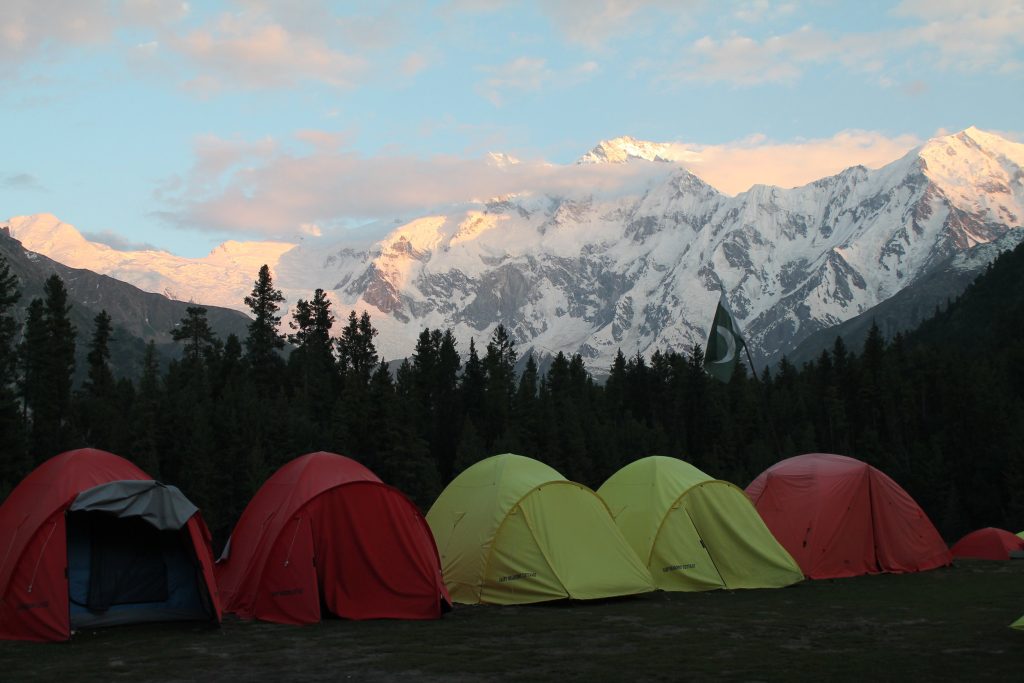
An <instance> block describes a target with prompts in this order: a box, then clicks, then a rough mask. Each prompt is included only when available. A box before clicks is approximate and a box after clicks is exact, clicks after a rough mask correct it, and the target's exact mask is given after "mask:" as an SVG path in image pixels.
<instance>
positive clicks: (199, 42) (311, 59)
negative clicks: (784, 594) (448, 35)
mask: <svg viewBox="0 0 1024 683" xmlns="http://www.w3.org/2000/svg"><path fill="white" fill-rule="evenodd" d="M169 45H170V47H171V49H173V50H174V51H176V52H178V53H180V54H181V55H183V56H184V57H186V58H187V59H188V60H189V62H190V63H191V64H192V65H194V66H195V67H196V68H197V69H198V70H199V76H197V77H196V78H195V79H193V81H192V82H193V84H199V85H201V86H202V87H203V88H204V89H209V88H211V87H225V86H233V87H245V88H267V87H282V86H286V87H293V86H296V85H299V84H300V83H301V82H303V81H317V82H321V83H326V84H328V85H332V86H338V87H343V86H349V85H352V83H353V82H354V80H355V79H356V77H357V76H358V74H359V73H360V72H361V71H362V70H363V69H364V68H365V66H366V62H365V60H364V59H362V58H361V57H358V56H355V55H353V54H350V53H346V52H343V51H341V50H337V49H333V48H332V47H330V46H329V45H328V44H327V43H326V42H324V41H323V40H322V39H319V38H317V37H313V36H308V35H298V34H295V33H292V32H290V31H289V30H287V29H286V28H284V27H283V26H280V25H276V24H272V23H263V22H260V21H256V22H253V21H250V20H249V19H248V18H243V17H238V16H234V15H223V16H222V17H221V18H220V19H219V20H218V21H217V23H216V25H214V26H212V27H204V28H201V29H197V30H195V31H192V32H190V33H188V34H186V35H184V36H182V37H180V38H174V39H172V40H171V41H170V42H169Z"/></svg>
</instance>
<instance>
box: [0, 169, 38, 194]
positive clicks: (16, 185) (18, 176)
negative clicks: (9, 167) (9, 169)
mask: <svg viewBox="0 0 1024 683" xmlns="http://www.w3.org/2000/svg"><path fill="white" fill-rule="evenodd" d="M0 187H2V188H4V189H5V190H31V191H34V192H44V191H45V190H46V188H45V187H43V186H42V185H41V184H40V183H39V180H38V179H37V178H36V177H35V176H34V175H32V174H31V173H9V174H4V173H0Z"/></svg>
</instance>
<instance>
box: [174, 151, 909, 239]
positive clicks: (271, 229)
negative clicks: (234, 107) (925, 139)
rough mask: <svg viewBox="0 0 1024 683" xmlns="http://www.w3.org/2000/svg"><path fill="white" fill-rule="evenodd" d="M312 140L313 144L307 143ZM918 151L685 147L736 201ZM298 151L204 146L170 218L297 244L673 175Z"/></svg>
mask: <svg viewBox="0 0 1024 683" xmlns="http://www.w3.org/2000/svg"><path fill="white" fill-rule="evenodd" d="M327 135H328V138H327V139H331V140H334V138H333V137H332V136H333V134H327ZM311 136H313V134H312V133H311V132H310V131H305V132H303V133H302V138H303V139H304V140H307V141H308V140H310V139H311ZM313 137H315V136H313ZM334 141H335V142H337V141H336V140H334ZM919 142H920V141H919V140H918V139H916V138H915V137H913V136H899V137H888V136H885V135H882V134H880V133H873V132H867V131H845V132H842V133H839V134H837V135H835V136H833V137H831V138H825V139H816V140H797V141H789V142H778V141H772V140H768V139H766V138H765V137H764V136H753V137H751V138H748V139H745V140H740V141H737V142H734V143H729V144H724V145H696V144H685V143H678V144H677V145H676V147H677V149H676V151H677V152H679V153H680V156H681V157H682V158H686V159H687V164H686V165H687V167H688V168H690V169H691V170H692V171H693V172H694V173H696V174H697V175H699V176H701V177H702V178H704V179H705V180H706V181H707V182H709V183H710V184H711V185H713V186H715V187H717V188H718V189H720V190H722V191H724V192H728V193H736V192H740V191H743V190H746V189H747V188H749V187H750V186H751V185H752V184H754V183H766V184H774V185H781V186H786V187H790V186H795V185H802V184H805V183H807V182H811V181H813V180H816V179H818V178H820V177H823V176H826V175H830V174H833V173H836V172H838V171H840V170H842V169H844V168H846V167H849V166H851V165H855V164H863V165H866V166H872V167H877V166H880V165H883V164H885V163H887V162H889V161H892V160H894V159H896V158H898V157H899V156H901V155H902V154H904V153H906V152H907V150H908V149H910V148H911V147H913V146H914V145H915V144H917V143H919ZM287 147H288V146H287V145H283V144H279V143H276V142H273V141H257V142H255V143H251V144H246V143H244V142H240V141H225V140H218V139H215V138H203V139H202V140H200V141H198V142H197V149H196V156H197V162H196V164H195V167H194V168H193V170H192V172H191V173H190V174H188V176H187V177H185V178H182V179H176V180H173V181H171V182H169V183H168V185H167V186H166V187H165V188H164V190H163V192H162V194H161V197H162V200H163V201H164V202H165V204H166V206H167V210H166V211H165V212H164V213H163V214H162V217H163V218H164V220H166V221H167V222H169V223H170V224H172V225H175V226H178V227H187V228H191V229H198V230H207V231H220V232H224V231H228V232H238V233H242V234H246V235H250V236H261V237H273V238H278V239H293V238H295V236H296V235H298V234H311V233H313V232H315V231H322V232H330V231H331V230H334V229H337V228H339V227H342V226H347V225H352V224H354V223H358V222H361V221H366V220H373V219H377V220H390V219H392V218H396V217H400V216H409V215H412V214H421V213H423V212H429V211H433V210H439V209H443V208H444V207H446V206H452V205H464V204H467V203H473V202H481V201H485V200H487V199H490V198H493V197H498V196H503V195H510V194H519V193H533V194H563V195H564V194H568V195H575V194H581V193H582V194H590V193H594V194H599V195H603V196H618V195H622V194H626V193H634V192H639V191H641V190H642V188H644V187H646V186H647V184H648V183H649V182H651V180H652V178H654V177H657V176H659V175H661V174H664V173H665V172H666V171H667V170H668V167H667V166H665V165H664V164H660V163H650V164H646V163H635V164H620V165H613V164H607V165H584V166H577V165H574V164H571V165H557V164H551V163H547V162H545V161H543V160H537V159H534V160H526V161H522V162H520V163H515V164H505V165H501V164H494V163H492V162H490V161H488V159H486V158H477V159H466V158H458V157H451V156H434V157H428V158H423V157H413V156H403V155H395V156H376V157H373V158H366V157H363V156H361V155H358V154H356V153H354V152H351V151H348V150H346V149H344V148H342V147H339V146H338V145H337V144H333V143H332V144H323V145H314V146H313V147H312V149H309V150H307V151H306V152H304V153H301V154H297V153H295V152H294V151H289V150H288V149H287ZM684 153H685V154H684Z"/></svg>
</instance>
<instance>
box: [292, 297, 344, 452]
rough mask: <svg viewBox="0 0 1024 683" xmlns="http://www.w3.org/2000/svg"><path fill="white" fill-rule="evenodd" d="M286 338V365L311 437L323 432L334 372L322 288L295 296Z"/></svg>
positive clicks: (329, 318) (328, 305) (327, 308)
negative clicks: (308, 296)
mask: <svg viewBox="0 0 1024 683" xmlns="http://www.w3.org/2000/svg"><path fill="white" fill-rule="evenodd" d="M292 318H293V319H292V322H291V323H290V325H291V328H292V329H293V330H295V333H294V334H291V335H289V337H288V341H289V342H290V343H292V344H294V345H295V347H296V348H295V350H294V351H292V354H291V356H289V358H288V366H289V369H290V372H291V375H292V378H293V382H294V384H295V386H296V390H297V392H298V398H299V403H301V404H302V408H303V409H304V410H305V412H306V414H307V415H308V417H309V419H310V420H311V422H312V429H313V430H314V431H315V432H316V433H317V436H314V440H319V439H321V438H323V437H324V436H325V435H326V430H327V425H328V422H329V419H330V414H331V410H332V406H333V402H334V394H335V388H336V384H337V382H336V375H337V373H336V372H335V370H334V363H335V359H334V347H333V340H332V339H331V327H332V326H333V325H334V314H333V313H332V312H331V302H330V300H329V299H328V298H327V294H326V293H325V292H324V290H322V289H317V290H316V291H315V292H314V293H313V298H312V299H311V300H310V301H305V300H304V299H299V300H298V302H296V304H295V312H294V314H293V316H292Z"/></svg>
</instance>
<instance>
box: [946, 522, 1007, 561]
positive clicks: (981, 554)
mask: <svg viewBox="0 0 1024 683" xmlns="http://www.w3.org/2000/svg"><path fill="white" fill-rule="evenodd" d="M951 552H952V553H953V557H955V558H957V559H974V560H1009V559H1011V557H1010V553H1019V552H1024V539H1022V538H1020V537H1018V536H1017V535H1016V534H1011V533H1010V532H1009V531H1005V530H1003V529H996V528H995V527H985V528H984V529H978V530H977V531H972V532H971V533H969V534H967V535H966V536H964V537H963V538H961V539H960V540H959V541H957V542H956V543H955V544H953V548H952V550H951Z"/></svg>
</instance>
